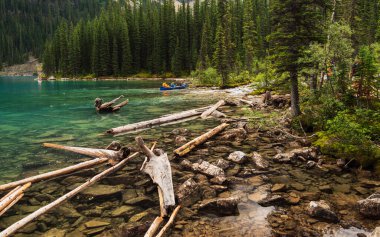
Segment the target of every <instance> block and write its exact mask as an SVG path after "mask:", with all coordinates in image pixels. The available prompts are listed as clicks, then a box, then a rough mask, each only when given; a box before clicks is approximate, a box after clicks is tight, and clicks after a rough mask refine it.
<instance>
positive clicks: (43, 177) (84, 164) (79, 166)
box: [0, 158, 108, 191]
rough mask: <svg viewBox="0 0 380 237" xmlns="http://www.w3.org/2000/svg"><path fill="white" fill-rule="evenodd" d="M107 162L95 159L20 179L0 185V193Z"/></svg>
mask: <svg viewBox="0 0 380 237" xmlns="http://www.w3.org/2000/svg"><path fill="white" fill-rule="evenodd" d="M107 161H108V159H107V158H96V159H94V160H90V161H85V162H82V163H79V164H76V165H73V166H69V167H66V168H63V169H60V170H55V171H51V172H48V173H44V174H40V175H36V176H32V177H29V178H26V179H22V180H19V181H15V182H11V183H8V184H3V185H0V191H3V190H8V189H11V188H14V187H17V186H19V185H23V184H26V183H29V182H30V183H35V182H38V181H41V180H46V179H51V178H55V177H58V176H62V175H65V174H70V173H74V172H76V171H78V170H82V169H87V168H90V167H94V166H96V165H99V164H102V163H105V162H107Z"/></svg>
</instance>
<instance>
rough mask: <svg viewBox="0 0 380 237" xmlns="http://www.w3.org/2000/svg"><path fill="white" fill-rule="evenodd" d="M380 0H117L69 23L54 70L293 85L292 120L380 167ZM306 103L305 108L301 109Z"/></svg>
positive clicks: (328, 147)
mask: <svg viewBox="0 0 380 237" xmlns="http://www.w3.org/2000/svg"><path fill="white" fill-rule="evenodd" d="M379 4H380V2H379V1H378V0H367V1H353V0H341V1H336V0H319V1H315V0H272V1H268V0H228V1H225V0H219V1H218V0H204V1H200V0H195V1H194V2H192V3H191V4H189V3H185V2H183V3H182V5H180V6H178V5H176V4H175V3H174V1H173V0H163V1H160V2H158V1H150V0H144V1H138V0H136V1H128V2H127V3H126V2H113V3H110V4H108V6H107V7H106V8H104V9H103V10H102V11H101V13H100V14H99V16H97V17H96V18H95V19H93V20H82V21H80V22H79V23H78V24H73V23H72V22H70V21H62V22H61V24H60V26H59V28H58V30H57V31H56V32H55V35H54V37H53V38H52V40H50V41H49V42H47V44H46V48H45V53H44V57H43V62H44V72H45V73H46V74H47V75H56V76H64V77H83V76H86V75H89V76H90V77H93V76H97V77H98V76H128V75H134V74H139V73H140V74H141V73H142V72H143V74H142V75H143V76H148V75H149V74H155V75H159V76H163V77H168V76H183V75H185V76H186V75H190V74H191V76H192V77H193V78H195V79H196V81H195V83H197V84H199V85H203V86H221V87H233V86H237V85H242V84H248V83H253V84H254V85H255V86H256V93H257V92H258V93H260V92H261V93H262V92H265V91H266V90H273V91H280V92H281V91H282V92H285V93H288V92H290V93H291V114H292V116H293V117H295V118H297V119H296V120H293V121H298V122H296V123H295V124H293V125H294V127H295V128H296V129H300V131H302V132H317V131H319V133H318V139H317V140H316V142H315V144H316V145H318V146H319V147H320V148H321V150H322V151H323V152H324V153H327V154H331V155H334V156H337V157H343V158H346V159H350V157H355V158H356V160H357V161H359V162H360V164H361V165H363V166H366V167H377V168H378V169H379V170H380V162H379V163H377V165H376V162H377V161H378V160H380V148H379V142H380V140H379V138H380V124H379V122H378V121H380V113H379V112H378V109H379V107H380V104H379V88H380V82H379V72H380V44H379V40H380V28H379V10H380V9H379ZM301 111H302V112H301Z"/></svg>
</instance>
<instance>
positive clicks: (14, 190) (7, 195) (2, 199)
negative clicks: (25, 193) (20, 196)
mask: <svg viewBox="0 0 380 237" xmlns="http://www.w3.org/2000/svg"><path fill="white" fill-rule="evenodd" d="M20 188H21V186H17V187H15V188H14V189H12V190H11V191H10V192H9V193H7V194H6V195H5V196H4V197H2V198H1V199H0V203H1V202H3V201H4V200H5V199H6V198H7V197H9V196H10V195H11V194H12V193H14V192H16V191H17V190H18V189H20Z"/></svg>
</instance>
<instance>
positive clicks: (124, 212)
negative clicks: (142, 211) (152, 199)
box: [111, 206, 136, 217]
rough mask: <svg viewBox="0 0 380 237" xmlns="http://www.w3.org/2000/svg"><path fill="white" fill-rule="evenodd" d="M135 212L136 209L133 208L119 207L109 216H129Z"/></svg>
mask: <svg viewBox="0 0 380 237" xmlns="http://www.w3.org/2000/svg"><path fill="white" fill-rule="evenodd" d="M135 210H136V207H133V206H121V207H118V208H116V209H115V210H113V211H112V213H111V216H113V217H122V216H130V215H132V214H133V213H134V212H135Z"/></svg>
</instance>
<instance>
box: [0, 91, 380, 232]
mask: <svg viewBox="0 0 380 237" xmlns="http://www.w3.org/2000/svg"><path fill="white" fill-rule="evenodd" d="M250 100H253V101H257V104H256V107H255V108H254V110H257V111H260V113H262V114H263V115H270V114H272V113H277V114H278V115H281V116H278V118H279V120H278V121H277V122H278V123H279V124H281V125H282V128H281V129H280V130H279V129H278V128H276V129H272V128H271V127H265V126H257V125H258V123H259V122H260V121H261V120H262V119H263V118H262V117H261V118H259V119H255V118H253V120H252V118H249V117H245V114H246V112H247V111H249V110H251V108H247V107H240V106H239V107H227V106H225V107H222V110H221V111H222V112H223V113H225V114H226V115H228V119H227V120H226V119H223V118H221V119H220V120H223V121H224V122H229V123H230V124H231V125H230V128H229V129H227V130H226V131H225V132H223V133H221V134H220V135H218V136H216V137H215V138H214V139H211V140H209V141H208V142H206V143H205V144H203V145H201V146H200V147H198V148H197V149H195V150H194V151H192V152H191V153H190V154H188V155H187V156H185V157H184V158H176V157H175V156H174V155H173V153H172V151H173V150H174V149H175V148H176V147H178V146H179V145H181V144H183V143H185V142H186V141H188V140H191V139H192V138H194V137H196V136H198V135H199V132H200V131H197V132H194V131H193V130H192V129H191V126H187V125H189V124H191V123H205V124H207V126H208V127H209V128H211V127H212V126H214V124H216V123H217V121H212V120H206V121H193V122H189V123H184V124H181V128H175V127H172V129H171V131H170V132H167V133H160V136H159V137H144V136H143V137H144V139H145V140H146V141H155V140H157V141H160V142H159V144H158V147H159V148H161V149H163V150H165V151H166V152H168V155H169V157H171V165H172V173H173V182H174V188H175V190H176V196H177V197H176V198H177V200H178V201H179V202H180V203H181V205H182V206H183V207H182V208H181V211H180V212H179V214H178V216H177V218H176V221H175V225H174V227H173V228H172V231H171V233H170V235H168V236H244V235H246V236H323V235H325V236H329V235H328V234H329V233H339V231H341V230H343V229H349V228H354V231H352V235H351V236H356V235H357V236H370V234H369V233H370V232H372V231H375V228H376V227H377V226H380V220H379V211H380V208H379V196H378V194H374V193H378V192H380V181H379V180H378V178H377V177H376V176H375V175H374V174H372V173H370V172H368V171H363V170H354V169H350V168H349V167H345V166H344V165H345V164H344V163H343V164H342V162H337V160H336V159H334V158H332V157H327V156H324V155H322V154H320V153H319V151H318V149H316V148H314V147H311V146H310V140H308V139H307V138H305V137H298V136H295V135H292V134H291V130H290V129H289V128H288V126H287V125H288V123H289V121H288V120H287V119H286V116H282V115H285V114H286V112H287V111H286V108H287V103H279V104H276V105H275V106H265V105H261V104H260V103H259V102H260V98H259V97H255V98H250ZM260 119H261V120H260ZM264 119H265V118H264ZM142 161H143V157H139V158H137V159H135V160H132V161H131V163H129V165H128V166H127V167H125V168H124V169H123V170H121V171H119V172H117V173H115V174H114V175H112V176H110V177H107V178H106V179H104V180H103V181H102V182H100V183H99V184H96V185H94V186H92V187H91V188H89V189H87V190H85V191H83V192H82V193H81V194H80V195H78V196H77V197H75V198H73V199H72V200H71V201H69V202H67V203H65V204H64V205H63V206H61V207H59V208H57V209H55V210H54V211H52V212H51V213H49V214H46V215H44V216H42V217H41V218H39V219H37V220H36V221H34V222H32V223H30V224H29V225H28V226H26V227H25V228H23V229H22V230H21V233H19V234H17V235H16V236H67V237H69V236H132V235H133V236H143V235H144V233H145V231H146V230H147V229H148V228H149V226H150V224H151V222H152V221H153V219H154V218H155V216H157V215H158V214H159V208H158V207H159V203H158V197H157V191H156V186H155V185H154V184H153V183H152V181H151V180H150V179H149V177H148V176H146V175H144V174H142V173H141V172H140V171H139V169H140V166H141V164H142ZM100 169H102V168H101V167H98V168H96V169H91V170H87V171H83V172H79V173H77V174H75V175H74V176H69V177H63V178H58V179H54V180H50V181H47V182H43V183H39V184H36V185H33V186H32V187H31V188H30V191H28V192H27V193H26V196H25V197H24V198H23V199H22V200H21V201H20V205H17V206H15V208H14V209H12V210H10V211H9V212H8V213H7V214H6V216H4V217H2V218H1V221H0V229H4V228H6V227H7V226H9V225H10V224H12V223H14V222H15V221H16V220H18V219H21V218H22V217H23V216H25V215H27V214H28V213H31V212H33V211H34V210H36V209H38V208H39V207H40V206H42V205H45V204H47V203H49V202H51V201H52V200H54V199H55V198H57V197H59V196H61V195H63V194H64V193H67V192H68V191H70V190H72V189H74V188H75V187H77V186H78V185H80V184H81V183H83V182H84V181H85V180H86V179H88V178H89V177H92V176H93V175H94V174H95V173H96V172H97V171H98V170H100ZM373 194H374V195H373ZM331 236H339V235H331ZM341 236H344V235H341ZM372 236H376V235H372Z"/></svg>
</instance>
